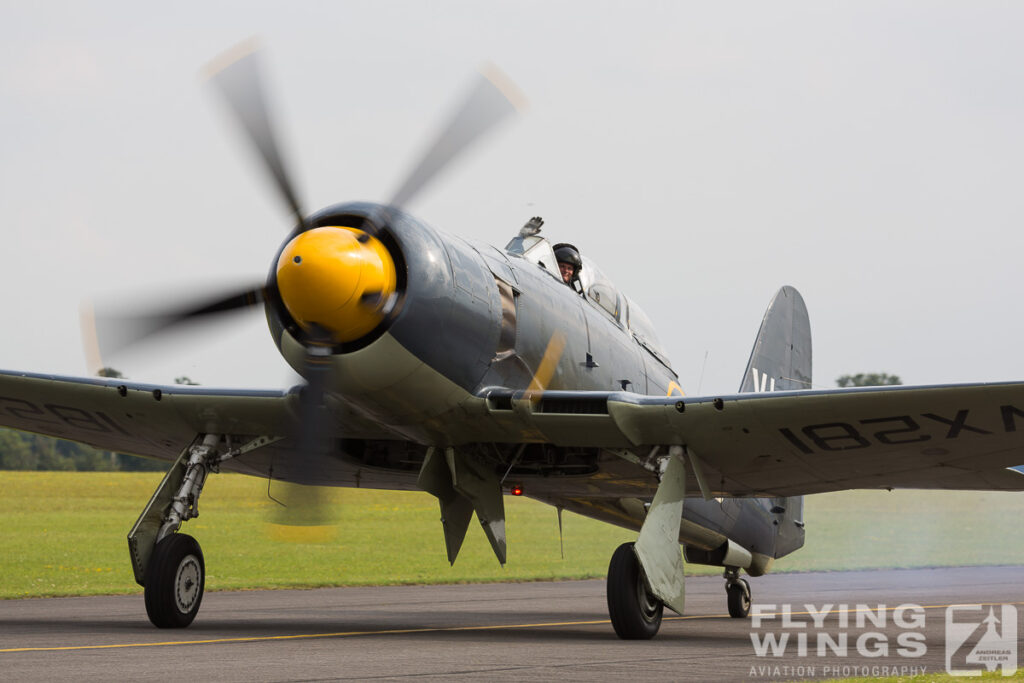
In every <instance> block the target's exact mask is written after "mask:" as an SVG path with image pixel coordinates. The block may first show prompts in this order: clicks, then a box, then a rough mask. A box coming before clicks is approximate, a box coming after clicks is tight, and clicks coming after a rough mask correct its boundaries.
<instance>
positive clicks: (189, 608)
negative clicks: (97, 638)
mask: <svg viewBox="0 0 1024 683" xmlns="http://www.w3.org/2000/svg"><path fill="white" fill-rule="evenodd" d="M279 438H280V437H269V436H260V437H256V438H255V439H252V440H251V441H249V442H248V443H245V444H244V445H241V446H239V447H237V448H232V447H231V445H230V438H226V439H224V440H223V441H222V437H221V435H219V434H206V435H200V436H199V437H197V438H196V440H195V441H194V442H193V443H192V445H191V446H189V447H188V448H186V449H185V450H184V451H183V452H182V454H181V455H180V456H178V459H177V460H176V461H175V463H174V465H172V466H171V469H170V470H169V471H168V472H167V474H166V475H165V476H164V478H163V481H161V482H160V485H159V486H158V487H157V489H156V492H155V493H154V494H153V497H152V498H150V500H149V504H147V505H146V509H145V510H143V511H142V514H141V515H140V516H139V519H138V521H137V522H135V526H134V527H132V530H131V531H130V532H129V533H128V550H129V553H130V554H131V559H132V569H133V570H134V572H135V581H136V583H138V584H139V585H140V586H143V587H144V588H145V596H146V614H147V615H149V620H150V621H151V622H153V625H154V626H156V627H158V628H184V627H186V626H188V625H189V624H191V623H192V620H193V619H195V618H196V613H197V612H199V605H200V603H202V601H203V590H204V588H205V586H206V563H205V562H204V560H203V551H202V550H201V549H200V547H199V543H198V542H197V541H196V539H194V538H192V537H191V536H188V535H187V534H181V533H178V529H180V528H181V525H182V523H183V522H186V521H188V520H190V519H192V518H194V517H198V516H199V495H200V494H201V493H202V491H203V484H204V483H205V482H206V477H207V475H209V474H210V473H211V472H217V471H218V470H219V469H220V464H221V463H222V462H224V461H225V460H228V459H230V458H233V457H235V456H238V455H241V454H243V453H248V452H249V451H252V450H255V449H256V448H260V447H261V446H265V445H267V444H269V443H272V442H274V441H277V440H278V439H279ZM222 445H223V446H224V451H225V452H223V453H221V452H220V450H221V446H222Z"/></svg>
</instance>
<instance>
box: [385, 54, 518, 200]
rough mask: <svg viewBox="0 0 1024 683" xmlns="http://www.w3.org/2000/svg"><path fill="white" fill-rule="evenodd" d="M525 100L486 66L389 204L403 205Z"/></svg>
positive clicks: (504, 79)
mask: <svg viewBox="0 0 1024 683" xmlns="http://www.w3.org/2000/svg"><path fill="white" fill-rule="evenodd" d="M525 103H526V100H525V98H524V97H523V95H522V94H521V93H520V92H519V90H518V89H517V88H516V87H515V85H513V84H512V82H511V81H509V80H508V78H507V77H506V76H505V75H504V74H502V73H501V72H500V71H498V69H497V68H495V67H489V68H488V69H486V70H485V71H484V72H482V73H481V74H480V77H479V79H478V80H477V81H476V82H475V83H474V85H473V88H472V89H471V90H470V92H469V94H468V96H467V97H466V99H465V100H464V101H463V102H462V104H461V105H460V106H459V107H458V109H456V111H455V113H454V114H453V115H452V117H451V118H450V119H449V121H448V124H447V126H445V128H444V129H443V130H442V131H441V133H440V134H439V135H438V136H437V138H436V139H435V140H434V143H433V144H432V145H431V146H430V147H428V148H427V150H426V152H425V153H424V154H423V156H422V157H421V158H420V161H419V163H417V164H416V166H414V167H413V169H412V171H410V172H409V174H408V175H407V176H406V178H405V180H404V181H403V182H402V184H401V185H400V186H399V188H398V190H397V191H396V192H395V193H394V195H393V196H392V198H391V201H390V202H389V204H390V205H392V206H398V207H404V206H405V205H406V204H407V203H408V202H409V201H410V200H411V199H412V198H413V197H414V196H416V194H418V193H419V191H420V190H422V189H423V187H424V186H426V185H427V184H428V183H429V182H430V181H431V180H433V178H434V176H436V175H437V173H438V172H440V171H441V169H443V168H444V167H445V166H446V165H447V164H448V163H449V162H451V160H452V159H454V158H455V157H456V156H458V155H459V154H460V153H461V152H462V151H463V150H465V149H467V148H468V147H469V146H470V145H472V144H473V143H474V142H476V140H477V139H479V138H480V137H481V136H482V135H483V134H484V133H486V132H487V131H488V130H490V129H491V128H493V127H494V126H495V125H497V124H498V123H499V122H500V121H501V120H502V119H504V118H505V117H507V116H509V115H511V114H513V113H515V112H516V111H518V110H520V109H522V108H523V106H525Z"/></svg>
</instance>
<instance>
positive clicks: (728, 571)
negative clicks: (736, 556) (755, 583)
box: [722, 567, 750, 619]
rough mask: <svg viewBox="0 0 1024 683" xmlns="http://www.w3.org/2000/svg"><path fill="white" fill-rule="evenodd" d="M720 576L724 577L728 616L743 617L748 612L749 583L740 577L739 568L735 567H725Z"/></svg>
mask: <svg viewBox="0 0 1024 683" xmlns="http://www.w3.org/2000/svg"><path fill="white" fill-rule="evenodd" d="M722 576H724V577H725V593H726V595H727V596H728V602H729V616H730V617H733V618H735V619H745V618H746V617H747V615H748V614H750V584H749V583H747V580H746V579H741V578H740V570H739V569H738V568H737V567H726V568H725V573H724V574H723V575H722Z"/></svg>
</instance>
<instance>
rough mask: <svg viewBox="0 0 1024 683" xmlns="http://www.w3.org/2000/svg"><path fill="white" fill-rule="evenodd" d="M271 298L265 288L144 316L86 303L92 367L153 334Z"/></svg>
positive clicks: (86, 333) (85, 330) (84, 320)
mask: <svg viewBox="0 0 1024 683" xmlns="http://www.w3.org/2000/svg"><path fill="white" fill-rule="evenodd" d="M266 297H267V290H266V288H265V287H254V288H248V289H245V290H242V291H240V292H239V291H235V292H229V293H227V294H225V295H223V296H220V297H217V298H216V299H207V300H205V301H201V302H198V303H195V304H192V305H189V306H183V307H181V308H178V309H175V310H169V311H164V312H161V313H143V314H141V315H127V314H121V315H116V314H101V315H97V314H96V313H95V311H94V310H93V307H92V305H90V304H88V303H84V304H83V305H82V311H81V318H82V338H83V341H84V342H85V346H86V356H87V357H88V361H89V366H90V369H93V370H95V369H98V368H101V367H103V363H102V360H101V359H102V357H103V355H104V354H110V353H115V352H117V351H121V350H123V349H126V348H128V347H129V346H133V345H135V344H138V343H139V342H142V341H145V340H146V339H149V338H150V337H152V336H154V335H156V334H159V333H162V332H167V331H169V330H172V329H174V328H176V327H179V326H182V325H186V324H189V323H194V322H200V321H205V320H211V319H213V318H214V317H216V316H218V315H220V314H223V313H228V312H230V311H237V310H241V309H245V308H251V307H253V306H258V305H260V304H262V303H263V302H264V301H265V300H266Z"/></svg>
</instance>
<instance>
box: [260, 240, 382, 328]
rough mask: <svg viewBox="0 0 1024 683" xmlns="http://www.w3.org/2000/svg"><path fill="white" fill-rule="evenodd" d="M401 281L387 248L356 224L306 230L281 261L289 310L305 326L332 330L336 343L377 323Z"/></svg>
mask: <svg viewBox="0 0 1024 683" xmlns="http://www.w3.org/2000/svg"><path fill="white" fill-rule="evenodd" d="M396 282H397V280H396V274H395V262H394V260H393V259H392V258H391V254H389V253H388V250H387V247H385V246H384V244H383V243H382V242H381V241H380V240H378V239H377V238H375V237H373V236H372V235H370V234H369V233H366V232H364V231H362V230H359V229H357V228H345V227H323V228H314V229H312V230H307V231H305V232H302V233H300V234H299V235H297V236H296V237H295V238H294V239H292V241H291V242H289V243H288V244H287V245H286V246H285V248H284V251H282V252H281V257H280V258H279V259H278V261H277V286H278V291H279V292H280V294H281V300H282V301H283V302H284V305H285V308H287V309H288V313H290V314H291V316H292V318H294V319H295V321H296V322H297V323H298V324H299V326H300V327H302V328H303V329H304V330H306V331H312V330H314V329H315V328H321V329H323V330H327V331H328V332H329V333H330V335H331V337H332V340H333V341H334V342H349V341H355V340H356V339H359V338H360V337H362V336H363V335H365V334H367V333H369V332H370V331H371V330H373V328H375V327H377V325H379V324H380V323H381V322H382V321H383V320H384V316H385V315H386V314H387V311H386V304H387V302H388V301H389V299H390V298H391V296H392V295H393V294H394V293H395V288H396Z"/></svg>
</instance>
